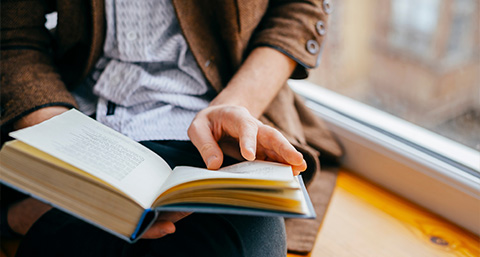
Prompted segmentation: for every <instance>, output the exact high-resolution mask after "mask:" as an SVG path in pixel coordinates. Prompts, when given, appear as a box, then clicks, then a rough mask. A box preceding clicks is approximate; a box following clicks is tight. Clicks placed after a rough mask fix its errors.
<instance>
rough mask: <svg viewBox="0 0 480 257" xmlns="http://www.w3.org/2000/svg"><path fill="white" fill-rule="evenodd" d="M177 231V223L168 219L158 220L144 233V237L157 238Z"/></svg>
mask: <svg viewBox="0 0 480 257" xmlns="http://www.w3.org/2000/svg"><path fill="white" fill-rule="evenodd" d="M174 232H175V225H174V224H173V222H171V221H168V220H157V221H155V223H153V225H152V226H151V227H150V228H149V229H148V230H147V231H146V232H145V233H144V234H143V235H142V238H143V239H157V238H160V237H164V236H166V235H168V234H172V233H174Z"/></svg>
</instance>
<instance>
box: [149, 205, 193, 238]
mask: <svg viewBox="0 0 480 257" xmlns="http://www.w3.org/2000/svg"><path fill="white" fill-rule="evenodd" d="M190 214H192V213H191V212H162V213H160V215H159V216H158V218H157V220H156V221H155V223H153V225H152V226H151V227H150V228H149V229H148V230H147V231H146V232H145V233H144V234H143V235H142V238H143V239H157V238H160V237H163V236H166V235H168V234H173V233H175V230H176V228H175V225H174V223H175V222H177V221H179V220H181V219H183V218H185V217H186V216H188V215H190Z"/></svg>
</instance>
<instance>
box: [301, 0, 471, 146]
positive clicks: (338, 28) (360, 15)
mask: <svg viewBox="0 0 480 257" xmlns="http://www.w3.org/2000/svg"><path fill="white" fill-rule="evenodd" d="M479 2H480V0H363V1H356V0H337V1H335V2H334V6H333V8H334V11H333V13H332V14H331V15H330V18H329V19H330V20H329V26H328V28H327V36H326V45H325V50H324V51H323V56H322V60H321V63H320V65H319V67H318V68H317V69H315V70H313V71H311V73H310V76H309V81H310V82H313V83H315V84H317V85H319V86H322V87H325V88H327V89H330V90H333V91H335V92H338V93H341V94H343V95H345V96H348V97H350V98H353V99H355V100H358V101H360V102H363V103H366V104H368V105H370V106H373V107H376V108H378V109H380V110H383V111H386V112H388V113H391V114H393V115H395V116H397V117H400V118H402V119H405V120H407V121H409V122H412V123H414V124H417V125H419V126H421V127H424V128H426V129H428V130H431V131H433V132H435V133H438V134H440V135H442V136H445V137H447V138H450V139H453V140H455V141H457V142H459V143H461V144H464V145H466V146H468V147H470V148H473V149H476V150H477V151H479V150H480V28H479V26H480V9H479V8H480V3H479Z"/></svg>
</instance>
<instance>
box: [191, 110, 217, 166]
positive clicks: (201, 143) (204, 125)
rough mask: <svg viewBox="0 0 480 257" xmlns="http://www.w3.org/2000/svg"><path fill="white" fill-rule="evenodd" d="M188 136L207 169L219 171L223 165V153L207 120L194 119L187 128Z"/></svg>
mask: <svg viewBox="0 0 480 257" xmlns="http://www.w3.org/2000/svg"><path fill="white" fill-rule="evenodd" d="M188 136H189V137H190V140H191V141H192V143H193V144H194V145H195V147H196V148H197V149H198V151H199V152H200V155H201V156H202V158H203V161H204V162H205V164H206V165H207V168H208V169H214V170H215V169H219V168H220V167H221V166H222V163H223V153H222V150H221V149H220V147H219V146H218V143H217V140H216V139H215V138H214V136H213V134H212V128H211V127H210V124H209V123H208V120H206V119H201V118H196V119H195V120H194V121H193V122H192V124H191V125H190V127H189V128H188Z"/></svg>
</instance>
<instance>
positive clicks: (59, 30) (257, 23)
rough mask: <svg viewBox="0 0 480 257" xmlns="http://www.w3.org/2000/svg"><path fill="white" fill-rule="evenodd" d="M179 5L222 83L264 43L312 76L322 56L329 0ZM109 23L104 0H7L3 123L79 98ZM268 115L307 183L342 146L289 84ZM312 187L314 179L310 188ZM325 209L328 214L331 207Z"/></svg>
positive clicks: (208, 72) (177, 0)
mask: <svg viewBox="0 0 480 257" xmlns="http://www.w3.org/2000/svg"><path fill="white" fill-rule="evenodd" d="M173 4H174V7H175V10H176V14H177V17H178V20H179V23H180V27H181V29H182V31H183V34H184V36H185V38H186V40H187V42H188V44H189V47H190V49H191V51H192V52H193V54H194V57H195V59H196V61H197V63H198V65H199V67H200V68H201V70H202V72H203V74H204V75H205V77H206V78H207V80H208V81H209V83H210V84H211V85H212V86H213V88H215V89H216V90H217V91H221V90H222V88H223V87H224V86H225V85H226V84H227V82H228V81H229V79H230V78H231V77H232V75H233V74H234V72H235V71H236V70H237V69H238V67H239V66H240V65H241V64H242V61H243V60H244V58H245V57H246V55H248V53H249V51H250V50H251V49H252V48H254V47H257V46H270V47H272V48H275V49H277V50H279V51H281V52H283V53H285V54H286V55H288V56H290V57H291V58H293V59H294V60H296V61H297V63H299V65H297V69H296V70H295V72H294V73H293V74H292V77H293V78H305V77H306V76H307V71H306V69H307V68H313V67H315V66H316V65H317V63H318V58H319V56H320V52H321V51H320V50H321V44H322V42H323V35H322V34H323V32H322V31H321V29H323V27H322V23H323V24H325V25H326V21H327V13H328V9H329V1H327V0H324V2H322V1H314V0H311V1H286V0H283V1H270V2H269V1H267V0H236V1H234V0H202V1H186V0H173ZM53 11H57V12H58V24H57V27H56V28H55V29H54V31H48V30H47V29H45V27H44V24H45V14H47V13H50V12H53ZM105 29H106V28H105V17H104V0H89V1H86V0H57V1H54V0H52V1H48V0H45V1H33V0H29V1H27V0H24V1H20V0H13V1H12V0H11V1H8V0H7V1H2V6H1V47H2V51H1V81H2V86H1V110H0V111H1V125H2V131H4V132H5V131H9V130H11V125H12V123H13V122H14V121H16V120H18V119H19V118H21V117H23V116H24V115H26V114H28V113H30V112H32V111H34V110H37V109H39V108H42V107H46V106H52V105H61V106H67V107H75V105H76V103H75V101H74V99H73V98H72V96H71V94H70V93H69V90H71V89H72V88H73V87H75V85H76V84H78V82H79V81H81V80H82V79H83V78H85V76H86V75H87V74H88V72H89V71H90V69H91V68H92V67H93V65H94V64H95V62H96V61H97V59H98V58H99V56H100V55H101V53H102V49H103V40H104V37H105V35H104V34H105ZM259 86H261V85H259ZM261 120H262V121H263V122H264V123H267V124H270V125H272V126H274V127H276V128H277V129H279V130H280V131H281V132H283V133H284V135H285V136H286V137H287V138H288V139H289V140H290V141H291V142H292V144H294V145H295V146H296V147H297V148H298V149H299V150H300V151H302V152H303V153H304V156H305V159H306V160H307V165H308V167H309V168H308V170H307V171H306V172H304V178H306V180H307V184H308V183H309V182H310V181H313V175H314V174H316V173H317V172H318V171H320V165H319V161H318V160H319V159H318V157H319V153H322V154H324V155H325V156H329V157H338V156H340V155H341V149H340V147H339V146H338V145H337V143H336V142H335V140H334V139H333V137H332V136H331V134H330V132H329V131H328V130H327V129H326V128H325V126H324V125H323V124H322V122H321V121H319V120H318V119H317V118H316V117H315V116H314V115H313V114H312V113H311V112H310V111H309V110H308V109H307V108H306V107H305V106H304V105H303V103H302V102H301V101H300V100H299V98H298V97H297V96H296V95H295V94H293V92H292V91H291V90H290V89H289V88H288V86H284V88H283V89H282V90H281V92H280V93H279V94H278V96H277V97H276V98H275V100H274V101H273V102H272V103H271V105H270V107H269V108H268V109H267V110H266V112H265V114H264V115H263V117H262V118H261ZM312 186H313V183H310V185H309V190H310V187H312ZM330 188H331V186H330ZM327 191H329V190H327ZM329 193H330V192H326V193H325V194H326V195H329ZM313 198H315V197H313ZM314 204H315V203H314ZM317 211H319V209H317ZM317 214H318V216H319V217H323V213H317ZM302 222H303V223H304V224H305V227H307V229H310V230H311V231H314V232H310V233H306V234H305V235H313V239H314V235H315V234H316V231H317V229H318V225H319V224H320V221H319V220H317V221H310V223H312V224H314V226H311V224H309V221H308V220H306V221H302ZM292 224H293V223H292ZM288 225H290V224H289V223H287V226H288ZM302 226H303V225H302ZM287 230H288V228H287ZM305 235H291V234H289V235H288V236H289V239H288V240H289V242H288V243H289V248H290V249H291V250H294V251H297V252H305V251H308V250H309V249H308V248H309V245H308V244H311V242H313V240H312V239H311V238H310V239H308V240H306V239H305V237H307V236H305ZM310 237H312V236H310ZM298 239H302V240H303V241H307V245H306V246H305V245H303V246H301V247H300V248H302V247H303V248H302V249H300V248H298V247H293V246H295V245H297V246H298V245H299V244H298V243H296V242H295V240H296V241H298ZM300 244H302V243H300ZM303 244H305V243H303ZM292 247H293V248H292ZM310 247H311V246H310Z"/></svg>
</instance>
